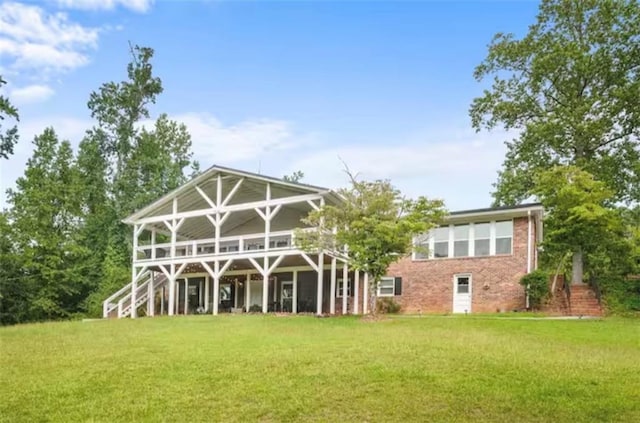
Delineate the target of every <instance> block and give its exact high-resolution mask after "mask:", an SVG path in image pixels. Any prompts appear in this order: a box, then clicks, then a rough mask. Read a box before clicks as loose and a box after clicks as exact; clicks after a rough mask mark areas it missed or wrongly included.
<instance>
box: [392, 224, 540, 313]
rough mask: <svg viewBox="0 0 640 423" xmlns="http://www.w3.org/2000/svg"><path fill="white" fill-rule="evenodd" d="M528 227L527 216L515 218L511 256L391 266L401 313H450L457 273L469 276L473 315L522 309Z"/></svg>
mask: <svg viewBox="0 0 640 423" xmlns="http://www.w3.org/2000/svg"><path fill="white" fill-rule="evenodd" d="M527 228H528V220H527V218H526V217H523V218H516V219H514V228H513V254H511V255H500V256H491V257H465V258H447V259H435V260H424V261H412V260H411V258H405V259H402V260H400V261H399V262H397V263H395V264H393V265H391V267H390V268H389V271H388V275H389V276H400V277H402V295H399V296H396V297H395V300H396V301H397V302H398V303H400V304H401V305H402V311H403V312H404V313H447V312H451V311H452V309H453V277H454V275H456V274H459V273H469V274H471V283H472V290H471V294H472V304H471V310H472V312H474V313H492V312H496V311H500V310H504V311H509V310H515V309H523V308H524V307H525V294H524V288H523V287H522V286H521V285H520V284H519V280H520V278H521V277H522V276H523V275H524V274H525V273H526V272H527ZM533 230H535V229H534V228H532V232H533ZM532 236H533V234H532ZM534 240H535V238H534ZM532 244H535V243H534V242H533V243H532ZM533 248H535V246H534V245H533ZM533 248H532V249H533Z"/></svg>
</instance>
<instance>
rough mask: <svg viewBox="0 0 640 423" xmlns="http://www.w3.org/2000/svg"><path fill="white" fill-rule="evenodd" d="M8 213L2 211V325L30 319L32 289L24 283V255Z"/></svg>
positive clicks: (0, 323)
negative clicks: (18, 246)
mask: <svg viewBox="0 0 640 423" xmlns="http://www.w3.org/2000/svg"><path fill="white" fill-rule="evenodd" d="M14 237H15V234H14V233H13V227H12V225H11V224H10V222H9V219H8V218H7V215H6V213H4V212H0V325H10V324H15V323H21V322H26V321H28V320H29V315H28V309H29V302H30V296H31V289H30V287H29V286H26V284H24V283H23V280H22V278H23V276H24V275H23V274H22V256H21V255H20V254H18V252H17V251H16V246H15V242H14Z"/></svg>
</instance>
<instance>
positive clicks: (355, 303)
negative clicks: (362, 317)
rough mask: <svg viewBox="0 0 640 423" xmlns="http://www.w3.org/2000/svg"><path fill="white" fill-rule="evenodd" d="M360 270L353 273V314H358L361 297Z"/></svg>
mask: <svg viewBox="0 0 640 423" xmlns="http://www.w3.org/2000/svg"><path fill="white" fill-rule="evenodd" d="M359 295H360V271H359V270H356V271H355V272H354V274H353V314H358V311H359V305H360V304H358V303H359V302H360V301H359V300H360V298H358V296H359Z"/></svg>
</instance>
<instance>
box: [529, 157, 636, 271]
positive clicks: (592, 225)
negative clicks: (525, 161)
mask: <svg viewBox="0 0 640 423" xmlns="http://www.w3.org/2000/svg"><path fill="white" fill-rule="evenodd" d="M534 194H535V195H537V196H538V197H539V198H540V200H541V202H542V205H543V206H544V208H545V210H546V212H547V216H546V217H545V240H544V242H543V247H544V250H545V254H546V255H549V256H555V257H558V256H563V255H565V254H566V253H567V252H571V253H572V254H573V266H572V267H573V276H572V282H573V283H580V282H582V281H583V263H584V259H585V257H587V256H589V255H593V254H595V253H597V252H598V251H601V248H602V247H603V246H608V245H611V244H612V243H613V242H614V241H615V240H617V239H624V235H623V232H624V225H623V222H622V220H621V219H620V217H619V215H618V214H617V213H616V211H615V210H613V209H612V208H611V207H610V204H611V201H612V199H613V197H614V194H613V191H611V190H610V189H609V188H608V187H607V186H606V185H605V184H604V183H603V182H601V181H597V180H596V179H595V178H594V177H593V176H592V175H591V174H590V173H588V172H586V171H584V170H581V169H580V168H578V167H576V166H555V167H553V168H552V169H550V170H547V171H543V172H541V173H540V174H538V176H537V177H536V180H535V183H534Z"/></svg>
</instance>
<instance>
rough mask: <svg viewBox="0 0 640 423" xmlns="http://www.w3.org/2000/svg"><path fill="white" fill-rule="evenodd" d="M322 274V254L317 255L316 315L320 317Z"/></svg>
mask: <svg viewBox="0 0 640 423" xmlns="http://www.w3.org/2000/svg"><path fill="white" fill-rule="evenodd" d="M323 273H324V253H320V254H318V293H317V304H316V314H317V315H318V316H320V315H322V289H323V285H322V276H323V275H322V274H323Z"/></svg>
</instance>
